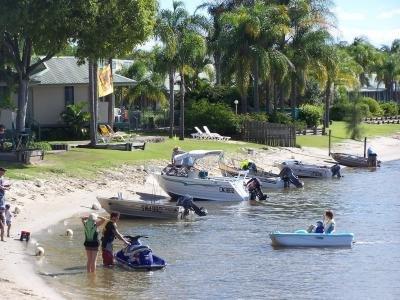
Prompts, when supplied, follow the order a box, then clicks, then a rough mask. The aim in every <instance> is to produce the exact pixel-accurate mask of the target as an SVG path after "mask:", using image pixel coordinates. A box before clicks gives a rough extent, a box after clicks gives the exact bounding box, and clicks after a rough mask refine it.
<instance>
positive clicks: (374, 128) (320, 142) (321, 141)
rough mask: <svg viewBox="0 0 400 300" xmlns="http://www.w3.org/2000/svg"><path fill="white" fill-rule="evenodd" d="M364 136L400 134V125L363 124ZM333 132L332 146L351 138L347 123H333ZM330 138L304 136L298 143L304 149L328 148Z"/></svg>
mask: <svg viewBox="0 0 400 300" xmlns="http://www.w3.org/2000/svg"><path fill="white" fill-rule="evenodd" d="M362 128H363V136H365V137H376V136H390V135H393V134H395V133H398V132H400V124H382V125H376V124H363V125H362ZM329 129H330V130H331V131H332V144H334V143H340V142H343V141H344V140H346V139H349V138H350V135H349V134H348V132H347V130H346V123H345V122H333V124H332V125H331V126H330V128H329ZM328 140H329V139H328V136H327V135H326V136H320V135H302V136H297V138H296V142H297V144H298V145H300V146H302V147H317V148H328Z"/></svg>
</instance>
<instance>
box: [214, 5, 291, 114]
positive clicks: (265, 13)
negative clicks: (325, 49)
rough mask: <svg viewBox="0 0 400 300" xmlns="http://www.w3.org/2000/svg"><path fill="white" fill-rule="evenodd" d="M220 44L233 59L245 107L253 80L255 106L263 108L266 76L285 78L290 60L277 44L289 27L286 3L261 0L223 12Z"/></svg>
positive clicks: (234, 72)
mask: <svg viewBox="0 0 400 300" xmlns="http://www.w3.org/2000/svg"><path fill="white" fill-rule="evenodd" d="M221 20H222V24H223V30H222V32H223V33H222V35H221V41H220V45H221V46H223V47H224V51H225V57H226V58H227V59H228V58H229V60H228V62H229V64H230V66H231V67H230V68H231V70H232V73H233V75H234V82H235V85H236V87H237V89H238V91H239V93H240V95H241V111H242V112H243V113H245V112H247V106H248V104H247V90H248V87H249V85H250V80H251V79H252V80H253V91H254V107H255V110H256V111H259V94H258V85H259V77H260V75H261V78H262V79H266V78H267V77H270V76H273V77H274V78H275V79H277V78H279V79H280V78H283V77H284V75H285V74H286V72H287V70H288V69H289V66H290V61H289V60H288V59H287V58H286V56H285V55H283V53H281V52H280V51H279V50H278V49H277V48H276V47H275V46H276V43H277V38H278V37H280V36H281V35H282V34H283V35H284V34H285V33H286V32H287V31H288V27H287V24H286V23H287V22H288V19H287V15H286V13H285V9H284V7H282V6H276V5H272V4H271V5H265V4H264V3H263V2H261V1H256V3H255V4H254V5H252V6H249V7H247V6H246V7H245V6H242V7H239V8H237V9H235V10H232V11H230V12H227V13H224V14H223V16H222V19H221Z"/></svg>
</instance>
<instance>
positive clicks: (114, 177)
mask: <svg viewBox="0 0 400 300" xmlns="http://www.w3.org/2000/svg"><path fill="white" fill-rule="evenodd" d="M368 145H371V146H372V147H374V149H375V150H376V151H377V152H378V155H379V159H380V160H382V161H389V160H400V138H389V137H381V138H376V139H371V140H369V141H368ZM332 151H333V152H346V153H352V154H357V155H362V154H363V143H361V142H346V143H343V144H336V145H335V146H334V148H333V149H332ZM246 157H250V158H251V159H252V160H254V161H255V162H256V164H257V165H259V166H261V167H263V168H265V169H267V170H272V171H276V169H274V167H273V164H274V162H276V161H282V160H286V159H299V160H302V161H304V162H309V163H317V164H328V163H329V162H332V159H331V158H330V157H329V156H328V151H327V150H326V149H325V150H324V149H315V148H304V149H299V148H271V147H269V148H268V150H257V151H255V152H254V153H253V154H248V153H247V151H246V149H243V151H240V152H238V153H235V154H232V155H228V157H227V158H228V160H230V159H232V160H234V161H239V160H242V159H244V158H246ZM166 162H167V161H156V162H150V163H149V164H155V165H158V166H163V165H165V163H166ZM204 167H206V168H207V169H208V168H210V167H211V166H210V165H206V166H204ZM140 169H141V168H140V167H135V166H124V167H120V168H118V169H114V170H107V171H106V172H103V173H101V174H99V176H98V178H99V179H98V180H83V179H74V178H65V177H62V176H58V175H55V176H54V178H48V179H47V180H31V181H17V180H12V181H11V184H12V189H11V190H10V191H9V192H8V193H7V202H8V203H10V204H11V206H12V209H13V208H14V207H15V206H18V207H20V208H21V213H20V214H19V215H18V216H17V217H16V218H14V219H13V225H12V230H11V235H12V238H8V239H7V242H5V243H1V242H0V251H1V253H2V255H1V257H0V265H1V268H0V288H1V290H2V291H5V293H3V295H2V298H3V299H60V298H62V297H61V296H60V295H59V294H57V292H56V291H54V290H52V289H51V288H50V287H48V286H47V285H46V283H45V282H44V280H43V279H42V278H41V277H40V276H39V275H37V274H36V273H35V271H34V268H33V263H32V262H34V261H35V260H36V259H38V258H36V257H34V256H33V252H34V246H33V245H31V246H30V247H29V248H28V250H25V249H24V248H25V245H26V243H25V242H19V241H17V240H15V239H17V238H18V233H19V232H20V231H21V230H24V229H25V230H29V231H31V232H32V237H33V238H32V239H33V240H38V241H39V242H40V237H38V236H36V235H35V233H36V232H38V231H40V230H42V229H45V228H47V227H49V226H50V225H52V224H54V223H56V222H59V221H62V220H63V219H65V218H68V217H70V216H72V215H74V214H77V213H78V214H83V213H87V212H88V211H90V209H89V208H90V207H91V206H92V204H93V203H95V202H96V196H98V195H106V196H111V195H116V194H117V192H119V191H123V193H124V195H129V194H130V193H134V192H135V191H147V192H150V193H153V192H154V193H160V192H161V189H160V188H159V187H156V186H154V185H152V184H150V183H149V182H148V183H146V184H145V182H146V176H147V174H146V173H145V172H143V171H140ZM212 171H213V172H215V173H217V172H218V170H217V169H216V168H214V169H213V170H212ZM82 251H83V249H82Z"/></svg>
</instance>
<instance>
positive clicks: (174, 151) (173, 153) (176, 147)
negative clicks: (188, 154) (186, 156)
mask: <svg viewBox="0 0 400 300" xmlns="http://www.w3.org/2000/svg"><path fill="white" fill-rule="evenodd" d="M183 153H185V151H183V150H182V149H181V148H180V147H178V146H175V147H174V149H172V155H171V163H172V165H174V166H176V165H178V162H177V161H175V156H177V155H178V154H183Z"/></svg>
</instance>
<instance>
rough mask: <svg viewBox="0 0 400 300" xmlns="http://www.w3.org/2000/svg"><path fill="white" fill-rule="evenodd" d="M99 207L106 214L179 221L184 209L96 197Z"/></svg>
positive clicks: (137, 201)
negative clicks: (114, 213) (114, 212)
mask: <svg viewBox="0 0 400 300" xmlns="http://www.w3.org/2000/svg"><path fill="white" fill-rule="evenodd" d="M97 200H98V201H99V203H100V205H101V207H102V208H103V209H104V210H106V211H107V212H108V213H111V212H112V211H117V212H119V213H120V214H121V215H122V216H126V217H130V218H152V219H175V220H176V219H180V218H181V217H182V214H183V212H184V209H183V208H182V207H180V206H174V205H167V204H156V203H149V202H146V201H140V200H120V199H118V198H116V197H112V198H104V197H97Z"/></svg>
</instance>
